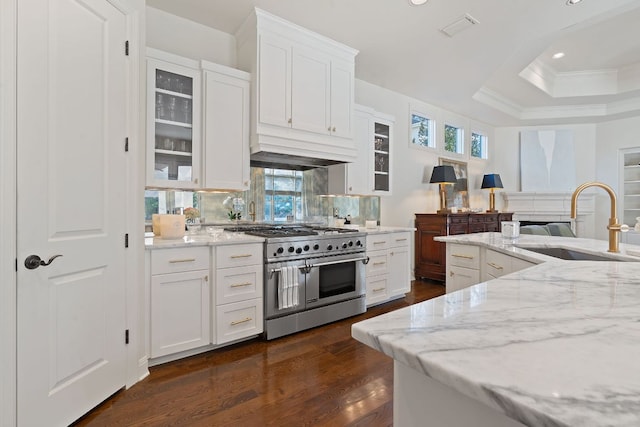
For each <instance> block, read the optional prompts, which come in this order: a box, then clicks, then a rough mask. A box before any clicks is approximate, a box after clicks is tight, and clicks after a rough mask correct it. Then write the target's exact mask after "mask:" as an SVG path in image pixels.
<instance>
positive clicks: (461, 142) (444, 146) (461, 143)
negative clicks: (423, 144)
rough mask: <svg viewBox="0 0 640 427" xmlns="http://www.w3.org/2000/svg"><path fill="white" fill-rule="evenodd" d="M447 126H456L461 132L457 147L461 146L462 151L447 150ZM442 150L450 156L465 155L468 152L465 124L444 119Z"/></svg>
mask: <svg viewBox="0 0 640 427" xmlns="http://www.w3.org/2000/svg"><path fill="white" fill-rule="evenodd" d="M447 127H450V128H454V129H457V132H458V133H459V138H457V147H456V148H459V149H460V151H449V150H447V143H446V138H447ZM442 130H443V132H442V152H443V153H446V154H447V155H449V156H460V157H463V156H465V155H466V154H467V150H466V146H465V145H466V144H465V135H466V132H465V126H463V125H460V124H459V123H457V122H456V121H455V120H444V121H443V123H442Z"/></svg>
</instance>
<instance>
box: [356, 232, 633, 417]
mask: <svg viewBox="0 0 640 427" xmlns="http://www.w3.org/2000/svg"><path fill="white" fill-rule="evenodd" d="M491 234H495V235H497V236H500V235H499V234H498V233H483V235H481V236H472V235H465V236H457V237H456V238H455V239H448V240H447V241H455V242H458V243H464V242H472V241H473V242H475V243H476V244H478V245H483V246H486V247H491V248H493V249H496V250H500V251H505V252H511V253H512V254H515V253H518V254H520V255H521V256H522V257H529V259H530V260H534V259H536V260H537V262H539V263H540V264H538V265H536V266H533V267H530V268H527V269H525V270H521V271H518V272H515V273H512V274H509V275H506V276H503V277H501V278H498V279H494V280H491V281H489V282H485V283H480V284H477V285H474V286H471V287H469V288H466V289H462V290H460V291H457V292H453V293H450V294H446V295H443V296H441V297H438V298H434V299H431V300H428V301H425V302H422V303H419V304H415V305H412V306H410V307H406V308H403V309H399V310H396V311H393V312H390V313H387V314H384V315H381V316H377V317H374V318H371V319H368V320H365V321H362V322H359V323H356V324H354V325H353V327H352V335H353V337H354V338H356V339H357V340H359V341H361V342H363V343H365V344H367V345H369V346H370V347H373V348H374V349H377V350H379V351H381V352H383V353H385V354H387V355H389V356H391V357H393V358H394V359H396V360H397V361H399V362H401V363H403V364H405V365H407V366H410V367H412V368H413V369H415V370H417V371H418V372H421V373H423V374H424V375H426V376H428V377H431V378H433V379H435V380H437V381H439V382H441V383H442V384H445V385H447V386H449V387H451V388H453V389H456V390H458V391H459V392H461V393H463V394H465V395H467V396H469V397H471V398H474V399H476V400H478V401H480V402H482V403H484V404H486V405H488V406H490V407H492V408H494V409H496V410H498V411H501V412H503V413H505V414H506V415H508V416H509V417H511V418H513V419H516V420H518V421H520V422H522V423H524V424H525V425H528V426H634V427H635V426H638V425H640V262H617V261H563V260H558V259H556V258H551V257H546V256H544V255H538V254H533V255H531V254H525V253H524V251H526V249H521V248H517V247H514V246H513V245H509V244H505V242H503V241H502V239H501V237H500V239H498V238H497V236H493V237H492V236H491ZM451 237H454V236H451ZM492 239H493V240H492ZM545 242H547V243H548V244H549V245H552V246H557V245H558V244H562V245H566V246H567V247H570V248H575V249H580V250H582V251H586V250H590V251H600V252H603V251H606V248H607V242H601V241H595V240H590V239H571V238H562V237H552V238H549V237H545V236H521V237H520V238H519V239H518V241H517V242H516V244H522V245H525V244H532V245H533V244H536V245H544V244H545ZM470 244H472V243H470ZM602 244H604V247H603V246H602ZM603 248H604V249H603ZM636 248H638V247H637V246H636ZM627 249H629V250H631V249H632V248H631V247H629V248H623V250H627ZM639 249H640V248H639ZM621 256H625V257H627V258H628V259H634V260H639V258H638V257H632V256H631V255H628V254H626V255H625V253H623V254H622V255H621Z"/></svg>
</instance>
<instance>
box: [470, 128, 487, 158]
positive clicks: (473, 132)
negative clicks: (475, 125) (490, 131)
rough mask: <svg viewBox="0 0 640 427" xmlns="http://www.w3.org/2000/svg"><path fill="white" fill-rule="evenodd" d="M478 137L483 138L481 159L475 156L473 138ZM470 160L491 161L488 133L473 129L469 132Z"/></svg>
mask: <svg viewBox="0 0 640 427" xmlns="http://www.w3.org/2000/svg"><path fill="white" fill-rule="evenodd" d="M474 135H478V136H480V137H481V141H480V144H481V151H480V157H478V156H474V155H473V136H474ZM469 158H471V159H475V160H487V159H489V135H487V132H484V131H482V130H478V129H472V130H471V131H470V132H469Z"/></svg>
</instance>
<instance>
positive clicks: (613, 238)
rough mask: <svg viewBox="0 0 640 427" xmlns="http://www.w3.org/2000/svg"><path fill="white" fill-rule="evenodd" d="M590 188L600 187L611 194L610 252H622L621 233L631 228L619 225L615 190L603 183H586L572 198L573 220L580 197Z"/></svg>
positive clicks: (577, 189) (608, 226)
mask: <svg viewBox="0 0 640 427" xmlns="http://www.w3.org/2000/svg"><path fill="white" fill-rule="evenodd" d="M589 187H600V188H602V189H603V190H605V191H606V192H607V193H609V198H610V199H611V215H610V218H609V225H607V230H609V252H620V232H621V231H623V232H624V231H627V230H628V229H629V226H628V225H626V224H618V218H617V216H616V215H617V208H616V204H617V197H616V193H615V191H613V188H611V187H609V186H608V185H607V184H603V183H601V182H585V183H584V184H582V185H580V186H579V187H578V188H576V190H575V191H574V192H573V195H572V196H571V218H573V219H575V218H576V216H577V215H578V196H579V195H580V193H582V190H584V189H585V188H589Z"/></svg>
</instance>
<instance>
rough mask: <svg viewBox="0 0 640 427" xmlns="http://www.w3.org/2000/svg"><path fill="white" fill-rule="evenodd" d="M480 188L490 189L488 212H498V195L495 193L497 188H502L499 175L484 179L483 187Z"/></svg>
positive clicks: (495, 174)
mask: <svg viewBox="0 0 640 427" xmlns="http://www.w3.org/2000/svg"><path fill="white" fill-rule="evenodd" d="M480 188H488V189H489V209H488V210H487V212H498V211H497V210H496V194H495V193H494V192H493V191H494V190H495V189H496V188H504V187H502V180H501V179H500V175H498V174H497V173H491V174H487V175H485V176H484V177H483V178H482V186H481V187H480Z"/></svg>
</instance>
